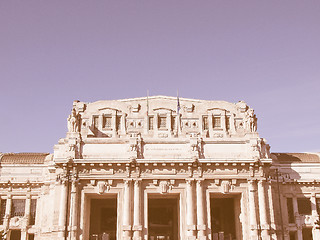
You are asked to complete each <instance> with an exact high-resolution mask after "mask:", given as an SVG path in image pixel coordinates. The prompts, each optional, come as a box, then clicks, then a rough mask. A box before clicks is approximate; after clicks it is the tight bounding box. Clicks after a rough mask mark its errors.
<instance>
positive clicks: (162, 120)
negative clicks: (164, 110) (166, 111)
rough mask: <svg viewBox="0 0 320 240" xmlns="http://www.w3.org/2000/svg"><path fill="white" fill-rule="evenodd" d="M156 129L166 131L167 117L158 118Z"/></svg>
mask: <svg viewBox="0 0 320 240" xmlns="http://www.w3.org/2000/svg"><path fill="white" fill-rule="evenodd" d="M158 128H159V129H166V128H167V116H165V117H164V116H159V117H158Z"/></svg>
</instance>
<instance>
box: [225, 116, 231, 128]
mask: <svg viewBox="0 0 320 240" xmlns="http://www.w3.org/2000/svg"><path fill="white" fill-rule="evenodd" d="M226 130H227V131H229V130H230V117H229V116H226Z"/></svg>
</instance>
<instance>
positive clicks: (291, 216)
mask: <svg viewBox="0 0 320 240" xmlns="http://www.w3.org/2000/svg"><path fill="white" fill-rule="evenodd" d="M287 207H288V220H289V223H294V222H295V221H294V212H293V202H292V198H287Z"/></svg>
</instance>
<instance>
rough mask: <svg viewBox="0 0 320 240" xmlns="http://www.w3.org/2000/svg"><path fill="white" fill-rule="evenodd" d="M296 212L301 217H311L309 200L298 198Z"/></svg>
mask: <svg viewBox="0 0 320 240" xmlns="http://www.w3.org/2000/svg"><path fill="white" fill-rule="evenodd" d="M297 200H298V210H299V214H301V215H311V201H310V199H309V198H298V199H297Z"/></svg>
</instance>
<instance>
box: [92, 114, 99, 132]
mask: <svg viewBox="0 0 320 240" xmlns="http://www.w3.org/2000/svg"><path fill="white" fill-rule="evenodd" d="M93 127H94V128H95V129H98V128H99V116H93Z"/></svg>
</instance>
